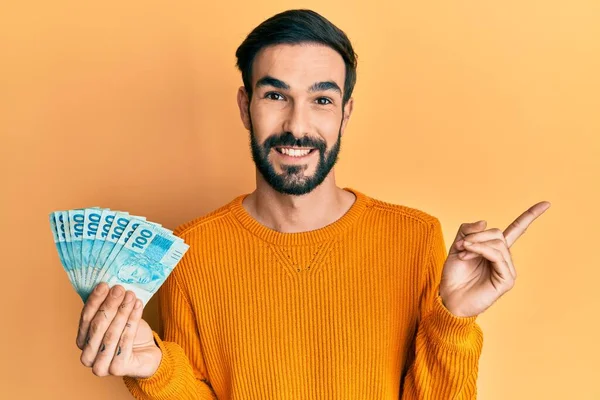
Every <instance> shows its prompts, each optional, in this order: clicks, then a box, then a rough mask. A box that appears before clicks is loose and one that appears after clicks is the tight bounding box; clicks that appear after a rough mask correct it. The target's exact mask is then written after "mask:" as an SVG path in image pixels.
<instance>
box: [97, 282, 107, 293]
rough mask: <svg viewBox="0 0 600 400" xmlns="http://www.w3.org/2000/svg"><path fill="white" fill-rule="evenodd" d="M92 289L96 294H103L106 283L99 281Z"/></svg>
mask: <svg viewBox="0 0 600 400" xmlns="http://www.w3.org/2000/svg"><path fill="white" fill-rule="evenodd" d="M94 291H95V292H96V293H98V294H104V293H106V285H105V284H103V283H99V284H98V285H97V286H96V289H95V290H94Z"/></svg>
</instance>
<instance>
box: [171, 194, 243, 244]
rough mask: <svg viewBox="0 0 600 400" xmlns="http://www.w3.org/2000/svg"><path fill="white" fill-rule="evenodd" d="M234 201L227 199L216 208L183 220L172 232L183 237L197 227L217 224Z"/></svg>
mask: <svg viewBox="0 0 600 400" xmlns="http://www.w3.org/2000/svg"><path fill="white" fill-rule="evenodd" d="M234 201H235V199H233V200H231V201H229V202H228V203H226V204H223V205H221V206H219V207H217V208H216V209H213V210H211V211H209V212H207V213H205V214H203V215H201V216H199V217H195V218H193V219H191V220H188V221H187V222H184V223H182V224H180V225H178V226H177V227H176V228H175V229H174V230H173V234H174V235H175V236H179V237H184V236H187V235H188V234H189V233H190V232H193V231H196V230H198V229H202V228H207V227H211V226H214V225H215V224H218V223H219V221H220V220H221V219H222V218H223V217H225V216H226V215H227V214H228V213H229V211H230V207H231V204H232V203H233V202H234Z"/></svg>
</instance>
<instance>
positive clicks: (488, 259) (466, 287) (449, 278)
mask: <svg viewBox="0 0 600 400" xmlns="http://www.w3.org/2000/svg"><path fill="white" fill-rule="evenodd" d="M548 208H550V203H549V202H547V201H542V202H539V203H537V204H535V205H533V206H532V207H530V208H529V209H528V210H527V211H525V212H524V213H523V214H521V215H520V216H519V217H518V218H517V219H516V220H515V221H514V222H513V223H512V224H510V225H509V226H508V228H506V230H505V231H504V232H502V231H501V230H500V229H497V228H493V229H488V230H484V229H485V227H486V225H487V222H486V221H478V222H474V223H464V224H462V225H461V226H460V228H459V230H458V233H457V235H456V238H455V239H454V243H452V246H451V247H450V251H449V253H448V258H447V259H446V261H445V263H444V267H443V270H442V279H441V282H440V297H441V298H442V302H443V303H444V306H445V307H446V308H447V309H448V310H449V311H450V312H451V313H452V314H454V315H456V316H458V317H471V316H475V315H478V314H481V313H482V312H483V311H485V310H486V309H488V308H489V307H490V306H491V305H492V304H493V303H494V302H495V301H496V300H498V298H500V296H502V295H503V294H504V293H506V292H508V291H509V290H510V289H512V287H513V286H514V284H515V280H516V279H517V271H516V269H515V266H514V264H513V262H512V258H511V254H510V250H509V249H510V247H511V246H512V245H513V244H514V243H515V241H516V240H517V239H518V238H519V237H520V236H521V235H522V234H523V233H525V231H526V230H527V228H528V227H529V225H530V224H531V223H532V222H533V221H534V220H535V219H536V218H537V217H539V216H540V215H542V214H543V213H544V211H546V210H547V209H548ZM467 242H470V243H472V244H470V245H469V244H468V243H467Z"/></svg>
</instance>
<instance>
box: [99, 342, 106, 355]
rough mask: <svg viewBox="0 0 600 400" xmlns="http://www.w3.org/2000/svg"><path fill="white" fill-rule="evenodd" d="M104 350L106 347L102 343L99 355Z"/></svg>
mask: <svg viewBox="0 0 600 400" xmlns="http://www.w3.org/2000/svg"><path fill="white" fill-rule="evenodd" d="M105 348H106V345H105V344H104V343H102V347H100V353H102V352H103V351H104V349H105Z"/></svg>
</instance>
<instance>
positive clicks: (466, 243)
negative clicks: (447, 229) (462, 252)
mask: <svg viewBox="0 0 600 400" xmlns="http://www.w3.org/2000/svg"><path fill="white" fill-rule="evenodd" d="M472 244H473V243H471V242H469V241H467V240H465V246H470V245H472Z"/></svg>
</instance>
